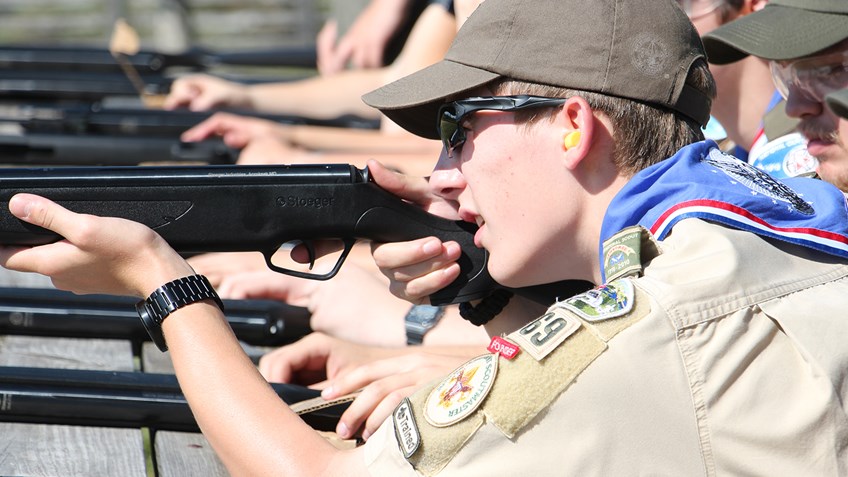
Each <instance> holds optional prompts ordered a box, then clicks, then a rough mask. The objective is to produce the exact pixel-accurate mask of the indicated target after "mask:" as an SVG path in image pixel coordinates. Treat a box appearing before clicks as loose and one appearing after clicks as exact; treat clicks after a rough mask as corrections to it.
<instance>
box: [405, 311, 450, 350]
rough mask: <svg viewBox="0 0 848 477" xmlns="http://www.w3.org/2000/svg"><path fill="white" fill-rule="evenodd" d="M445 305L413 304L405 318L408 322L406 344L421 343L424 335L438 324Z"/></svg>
mask: <svg viewBox="0 0 848 477" xmlns="http://www.w3.org/2000/svg"><path fill="white" fill-rule="evenodd" d="M444 314H445V307H443V306H432V305H412V308H410V309H409V312H408V313H407V314H406V318H405V319H404V321H405V323H406V344H421V343H422V342H424V335H425V334H427V332H428V331H430V329H431V328H433V327H434V326H436V324H437V323H438V322H439V320H440V319H441V318H442V315H444Z"/></svg>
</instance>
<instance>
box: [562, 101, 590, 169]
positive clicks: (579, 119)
mask: <svg viewBox="0 0 848 477" xmlns="http://www.w3.org/2000/svg"><path fill="white" fill-rule="evenodd" d="M559 121H560V122H561V124H562V126H563V134H562V138H561V141H562V149H563V157H564V159H565V165H566V167H567V168H569V169H574V168H575V167H577V165H578V164H580V161H582V160H583V158H584V157H586V155H587V154H588V152H589V149H590V146H591V144H592V138H593V135H594V124H595V116H594V114H593V113H592V108H591V107H589V103H587V102H586V100H585V99H583V98H581V97H579V96H573V97H571V98H569V99H568V101H566V102H565V104H564V105H563V106H562V112H561V113H560V117H559Z"/></svg>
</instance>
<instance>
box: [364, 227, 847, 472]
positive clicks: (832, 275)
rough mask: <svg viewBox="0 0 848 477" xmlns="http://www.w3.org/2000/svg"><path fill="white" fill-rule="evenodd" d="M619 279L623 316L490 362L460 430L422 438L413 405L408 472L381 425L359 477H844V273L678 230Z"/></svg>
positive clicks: (419, 406) (763, 246) (817, 259)
mask: <svg viewBox="0 0 848 477" xmlns="http://www.w3.org/2000/svg"><path fill="white" fill-rule="evenodd" d="M623 280H627V281H631V283H632V284H633V285H634V287H633V290H634V292H633V293H634V295H633V297H631V298H633V300H634V301H635V306H634V307H633V309H632V310H630V311H629V313H628V314H627V315H625V316H619V317H614V318H609V319H606V320H601V321H596V322H590V321H587V320H585V319H581V323H582V327H581V331H579V332H577V333H574V334H572V335H570V336H569V337H568V338H566V339H565V340H564V341H563V342H562V343H561V344H559V346H558V347H557V348H556V349H555V350H553V351H552V352H551V353H550V354H548V355H547V356H545V357H544V358H543V359H542V360H541V361H537V360H536V359H535V358H534V357H533V356H531V354H530V353H529V352H527V351H528V350H524V349H523V350H522V351H521V352H520V353H519V354H518V356H517V357H516V358H515V359H513V360H506V359H505V358H503V357H500V358H499V359H498V370H497V374H496V376H495V378H494V385H493V387H492V388H491V391H490V392H489V394H488V395H487V396H486V397H485V399H484V401H483V404H482V405H481V406H480V407H479V408H477V409H476V410H475V411H474V412H473V413H471V414H470V415H468V416H467V417H465V418H464V419H463V420H461V421H460V422H457V423H455V424H452V425H450V426H448V427H442V428H436V427H433V426H431V425H430V424H429V423H428V421H427V419H426V416H425V415H424V414H425V412H424V409H423V408H424V407H426V405H425V404H423V403H424V399H425V398H426V396H427V395H428V394H429V393H430V389H429V388H428V389H423V390H421V391H419V392H418V393H416V395H414V396H412V397H411V399H410V403H411V406H412V408H413V416H414V420H415V425H416V427H417V428H418V430H419V437H420V439H421V443H420V445H419V447H418V448H417V449H416V450H415V452H414V453H413V454H412V455H411V456H410V458H409V460H407V459H406V458H405V457H404V455H403V454H402V451H401V446H399V444H398V439H397V438H396V435H395V434H396V433H395V425H394V420H393V419H391V418H390V419H388V420H387V421H386V422H385V423H384V424H383V426H382V427H380V429H379V430H378V431H377V432H376V433H375V434H374V435H373V436H372V437H371V438H370V439H369V440H368V442H367V443H366V444H365V446H364V448H365V459H366V464H367V466H368V467H369V470H370V472H371V475H374V476H393V477H394V476H415V475H451V476H453V475H456V476H463V477H470V476H493V475H510V476H531V475H532V476H537V475H539V476H541V475H544V476H549V475H556V476H560V475H562V476H571V475H574V476H593V475H601V476H619V475H651V476H659V475H670V476H713V475H718V476H725V475H733V476H738V475H762V476H813V475H815V476H836V475H848V417H846V406H848V379H846V375H848V265H846V264H845V263H844V261H842V262H840V260H839V259H836V258H833V257H830V256H827V255H823V254H820V253H817V252H814V251H811V250H808V249H802V248H799V247H796V246H793V245H788V244H785V243H777V242H771V241H767V240H764V239H763V238H760V237H758V236H756V235H753V234H751V233H747V232H744V231H739V230H733V229H728V228H725V227H722V226H719V225H714V224H710V223H707V222H704V221H701V220H698V219H688V220H685V221H682V222H680V223H679V224H677V225H676V226H675V228H674V231H673V233H672V234H671V235H670V236H668V237H667V238H666V240H664V241H663V242H662V243H661V254H660V255H659V256H657V257H656V258H654V259H653V260H652V261H650V263H648V264H646V266H645V269H644V276H642V277H640V278H638V279H633V280H631V279H629V278H625V279H623ZM552 308H553V307H552ZM574 316H577V315H574ZM616 323H618V324H616ZM525 328H527V327H525ZM581 333H582V334H581ZM513 335H515V334H513ZM513 335H510V336H513ZM575 362H576V363H578V364H577V365H576V367H577V369H574V368H575V364H574V363H575ZM422 396H423V397H422ZM396 413H397V411H396ZM406 431H408V429H407V430H406ZM408 437H409V436H405V438H408ZM407 448H408V447H407ZM410 461H411V462H413V463H415V466H416V467H415V468H413V466H412V465H411V464H410Z"/></svg>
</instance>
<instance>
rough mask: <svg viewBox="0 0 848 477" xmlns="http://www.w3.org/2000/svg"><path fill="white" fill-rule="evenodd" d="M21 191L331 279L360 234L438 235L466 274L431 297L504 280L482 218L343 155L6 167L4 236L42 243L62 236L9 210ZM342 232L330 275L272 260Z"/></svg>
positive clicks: (181, 240) (460, 294) (452, 298)
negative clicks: (444, 208)
mask: <svg viewBox="0 0 848 477" xmlns="http://www.w3.org/2000/svg"><path fill="white" fill-rule="evenodd" d="M18 192H29V193H33V194H38V195H41V196H44V197H47V198H50V199H53V200H55V201H57V202H58V203H60V204H62V205H63V206H65V207H67V208H69V209H70V210H73V211H76V212H81V213H87V214H94V215H100V216H109V217H122V218H126V219H130V220H134V221H136V222H140V223H142V224H145V225H147V226H148V227H150V228H152V229H153V230H155V231H156V232H158V233H159V234H160V235H161V236H162V237H163V238H164V239H165V240H166V241H167V242H168V243H169V244H170V245H171V246H172V247H174V248H175V250H177V251H179V252H191V253H194V252H211V251H218V252H225V251H259V252H261V253H262V254H263V255H264V256H265V257H266V261H267V262H268V266H269V267H270V268H271V269H273V270H275V271H278V272H281V273H286V274H289V275H293V276H298V277H305V278H313V279H328V278H330V277H332V276H334V275H335V274H336V273H337V272H338V270H339V268H340V267H341V265H342V263H343V261H344V259H345V258H346V256H347V253H348V252H349V251H350V249H351V248H352V246H353V244H354V242H355V241H356V240H357V239H366V240H374V241H379V242H397V241H405V240H412V239H416V238H423V237H428V236H437V237H439V238H440V239H442V240H453V241H456V242H458V243H459V244H460V246H461V248H462V256H461V258H460V259H459V261H458V262H459V265H460V267H461V273H460V276H459V277H458V278H457V279H456V280H455V281H454V282H453V283H452V284H450V285H449V286H448V287H446V288H445V289H443V290H440V291H438V292H437V293H435V294H434V295H433V296H431V297H430V298H431V302H433V303H434V304H445V303H457V302H462V301H468V300H472V299H476V298H481V297H483V296H486V295H487V294H488V293H490V292H491V291H492V290H494V289H496V288H498V285H497V284H496V283H495V282H494V280H492V278H491V276H490V275H489V274H488V270H487V269H486V262H487V257H488V256H487V253H486V252H485V250H482V249H479V248H477V247H475V246H474V232H475V230H476V228H477V227H476V225H474V224H470V223H467V222H463V221H453V220H446V219H444V218H441V217H437V216H435V215H432V214H428V213H426V212H424V211H422V210H421V209H419V208H418V207H416V206H414V205H411V204H409V203H407V202H405V201H403V200H401V199H399V198H398V197H396V196H394V195H392V194H390V193H389V192H386V191H385V190H383V189H381V188H380V187H379V186H378V185H377V184H375V183H374V182H373V181H372V180H371V178H370V175H369V173H368V170H367V169H364V170H360V169H357V168H355V167H353V166H351V165H346V164H333V165H331V164H328V165H289V166H195V167H179V166H169V167H166V166H150V167H102V168H98V167H66V168H49V169H37V168H36V169H24V168H6V169H0V244H4V245H36V244H45V243H49V242H54V241H56V240H58V239H59V237H58V236H57V235H56V234H55V233H53V232H50V231H47V230H45V229H42V228H40V227H36V226H33V225H30V224H26V223H24V222H22V221H20V220H18V219H17V218H15V217H14V216H12V215H11V214H10V213H9V211H8V201H9V199H10V198H11V197H12V196H13V195H14V194H16V193H18ZM320 239H340V240H341V241H343V245H344V252H343V253H342V255H341V256H340V257H339V259H338V262H337V263H336V264H335V266H334V267H333V269H332V270H331V271H329V272H327V273H324V274H316V273H312V272H302V271H296V270H289V269H285V268H281V267H279V266H277V265H274V263H272V258H273V255H274V254H275V252H277V251H278V249H279V248H280V246H281V245H283V244H286V243H289V242H291V241H303V243H304V244H305V245H306V246H307V247H306V248H307V249H308V250H309V255H310V260H311V261H313V262H314V251H313V250H312V248H311V245H312V243H313V241H315V240H320Z"/></svg>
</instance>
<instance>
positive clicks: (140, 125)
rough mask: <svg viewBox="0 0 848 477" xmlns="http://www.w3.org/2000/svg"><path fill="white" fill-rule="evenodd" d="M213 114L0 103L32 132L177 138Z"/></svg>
mask: <svg viewBox="0 0 848 477" xmlns="http://www.w3.org/2000/svg"><path fill="white" fill-rule="evenodd" d="M226 111H227V112H230V113H234V114H241V115H247V116H253V117H258V118H262V119H267V120H270V121H275V122H278V123H281V124H290V125H309V126H325V127H343V128H356V129H377V128H378V127H379V126H380V121H379V120H378V119H364V118H360V117H358V116H353V115H342V116H339V117H336V118H327V119H321V118H308V117H303V116H294V115H283V114H262V113H257V112H255V111H245V110H235V109H230V110H226ZM212 114H214V111H203V112H201V111H187V110H174V111H164V110H157V109H141V108H113V107H105V106H103V105H102V104H100V103H98V102H95V103H93V104H85V105H79V104H78V105H58V104H54V105H42V104H20V103H15V104H5V105H4V104H0V123H14V124H18V125H20V127H21V129H23V131H25V132H28V133H50V134H112V135H136V136H145V137H150V136H166V137H177V136H179V135H180V134H181V133H182V132H184V131H185V130H186V129H189V128H190V127H192V126H195V125H197V124H198V123H200V122H202V121H204V120H205V119H208V118H209V116H211V115H212Z"/></svg>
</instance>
